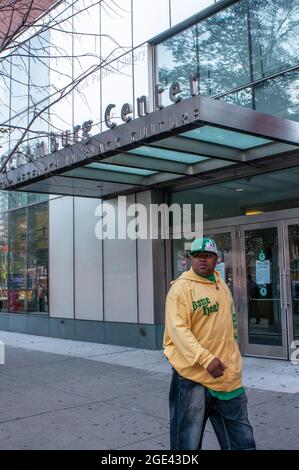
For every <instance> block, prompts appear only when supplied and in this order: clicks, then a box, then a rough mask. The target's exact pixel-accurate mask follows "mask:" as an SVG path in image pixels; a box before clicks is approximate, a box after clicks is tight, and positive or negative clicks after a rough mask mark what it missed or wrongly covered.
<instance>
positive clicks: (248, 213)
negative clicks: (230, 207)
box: [245, 211, 263, 215]
mask: <svg viewBox="0 0 299 470" xmlns="http://www.w3.org/2000/svg"><path fill="white" fill-rule="evenodd" d="M259 214H263V211H246V212H245V215H259Z"/></svg>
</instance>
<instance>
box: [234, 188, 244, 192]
mask: <svg viewBox="0 0 299 470" xmlns="http://www.w3.org/2000/svg"><path fill="white" fill-rule="evenodd" d="M235 191H238V192H239V193H240V192H241V191H245V189H244V188H237V189H235Z"/></svg>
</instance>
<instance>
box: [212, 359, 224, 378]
mask: <svg viewBox="0 0 299 470" xmlns="http://www.w3.org/2000/svg"><path fill="white" fill-rule="evenodd" d="M226 368H227V367H226V366H225V365H224V364H223V362H221V361H220V359H218V357H215V359H213V360H212V362H211V363H210V364H209V365H208V367H207V371H208V372H209V374H210V375H211V376H212V377H214V379H217V378H218V377H221V376H222V375H223V374H224V370H225V369H226Z"/></svg>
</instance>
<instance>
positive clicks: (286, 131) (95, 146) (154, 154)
mask: <svg viewBox="0 0 299 470" xmlns="http://www.w3.org/2000/svg"><path fill="white" fill-rule="evenodd" d="M298 147H299V123H297V122H295V121H290V120H287V119H281V118H277V117H275V116H271V115H268V114H263V113H258V112H256V111H253V110H250V109H247V108H243V107H240V106H235V105H232V104H229V103H226V102H223V101H219V100H215V99H210V98H206V97H203V96H200V95H196V96H192V97H190V98H187V99H185V100H181V101H179V102H178V103H175V104H172V105H170V106H167V107H165V108H162V109H159V110H156V111H154V112H152V113H150V114H147V115H145V116H142V117H140V118H138V119H135V120H133V121H130V122H128V123H124V124H122V125H120V126H117V127H114V128H112V129H109V130H107V131H105V132H103V133H101V134H97V135H95V136H91V137H90V139H89V142H88V143H87V144H83V143H75V144H73V145H70V146H68V147H65V148H62V149H61V150H57V151H56V152H54V153H51V154H49V155H47V156H45V157H43V158H39V159H37V160H34V161H31V162H30V163H27V164H25V165H23V166H21V167H18V168H16V169H12V170H10V171H8V172H7V173H5V174H3V175H1V178H0V189H5V190H17V191H18V190H20V191H29V192H38V193H49V194H61V195H75V196H85V197H96V198H107V197H112V196H116V195H117V194H124V193H128V192H135V191H140V190H143V189H147V188H152V187H155V188H157V187H165V186H169V185H176V184H178V182H179V181H180V180H182V178H184V179H186V177H188V179H189V180H190V179H197V181H198V179H206V178H207V172H210V171H211V170H215V169H218V170H219V169H221V168H223V169H224V168H226V167H233V166H236V165H237V166H242V165H243V166H244V165H245V166H247V167H250V166H251V167H252V166H254V167H257V168H262V167H265V166H266V167H267V166H268V165H267V158H269V157H273V156H275V155H277V156H279V157H280V158H281V155H283V154H285V155H288V157H289V156H290V155H293V154H294V157H295V155H298V154H299V153H298ZM269 161H270V160H269ZM210 178H212V176H210Z"/></svg>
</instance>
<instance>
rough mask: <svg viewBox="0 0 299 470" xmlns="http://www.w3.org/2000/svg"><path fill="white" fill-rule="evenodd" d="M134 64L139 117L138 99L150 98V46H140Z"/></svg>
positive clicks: (134, 52)
mask: <svg viewBox="0 0 299 470" xmlns="http://www.w3.org/2000/svg"><path fill="white" fill-rule="evenodd" d="M133 62H134V97H135V103H134V111H135V117H137V110H136V99H137V98H140V97H141V96H143V95H145V96H149V94H150V90H149V69H148V46H147V45H146V44H145V45H144V46H140V47H138V48H137V49H135V50H134V51H133Z"/></svg>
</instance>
